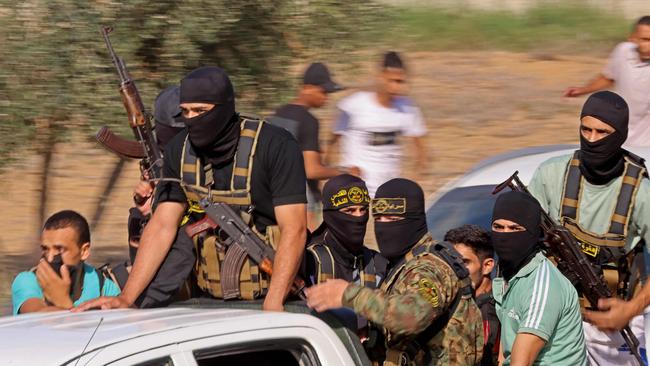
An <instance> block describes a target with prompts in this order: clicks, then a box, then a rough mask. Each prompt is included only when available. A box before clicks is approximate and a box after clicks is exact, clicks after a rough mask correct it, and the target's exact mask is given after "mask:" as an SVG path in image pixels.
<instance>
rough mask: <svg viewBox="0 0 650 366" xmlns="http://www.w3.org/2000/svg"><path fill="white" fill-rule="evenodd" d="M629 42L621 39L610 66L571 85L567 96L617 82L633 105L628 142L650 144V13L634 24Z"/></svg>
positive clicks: (615, 84) (575, 95)
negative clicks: (583, 82) (583, 83)
mask: <svg viewBox="0 0 650 366" xmlns="http://www.w3.org/2000/svg"><path fill="white" fill-rule="evenodd" d="M628 40H629V42H622V43H619V44H618V46H616V48H614V50H613V51H612V53H611V54H610V56H609V60H608V61H607V66H605V69H603V71H602V73H601V74H599V75H598V76H597V77H596V78H595V79H594V80H592V81H591V82H590V83H589V84H588V85H586V86H583V87H570V88H568V89H567V90H566V91H565V92H564V96H565V97H577V96H581V95H585V94H590V93H593V92H595V91H598V90H603V89H609V88H611V87H612V86H614V89H615V91H616V92H617V93H618V94H620V95H621V96H622V97H623V99H625V101H626V102H627V104H628V106H629V108H630V124H629V132H628V138H627V141H626V142H625V146H630V147H633V146H650V16H648V15H646V16H644V17H641V19H639V20H638V21H637V22H636V24H635V25H634V30H633V32H632V34H631V35H630V37H629V38H628Z"/></svg>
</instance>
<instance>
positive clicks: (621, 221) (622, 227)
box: [560, 151, 646, 256]
mask: <svg viewBox="0 0 650 366" xmlns="http://www.w3.org/2000/svg"><path fill="white" fill-rule="evenodd" d="M579 153H580V151H576V152H575V153H574V154H573V157H572V158H571V161H570V163H569V167H568V169H567V172H566V175H565V178H564V191H563V194H562V207H561V209H560V217H561V221H562V223H563V225H564V226H566V227H567V228H568V229H569V230H570V231H571V232H572V233H573V234H574V236H576V238H577V239H578V240H579V241H581V242H583V243H587V244H591V245H596V246H604V247H616V248H622V247H624V246H625V241H626V236H627V230H628V224H629V222H630V217H631V214H632V209H633V208H634V200H635V198H636V193H637V191H638V189H639V186H640V183H641V180H642V179H643V177H644V175H645V174H646V169H645V167H644V166H643V161H642V160H636V159H633V158H631V157H629V156H626V157H625V170H624V172H623V182H622V184H621V188H620V189H619V192H618V196H617V200H616V205H615V206H614V210H613V212H612V215H611V218H610V224H609V229H608V231H607V233H606V234H605V235H597V234H593V233H590V232H589V231H588V230H584V229H582V228H580V226H579V225H578V222H579V219H580V204H581V202H580V200H581V198H580V193H581V191H582V188H583V185H584V182H585V180H584V177H583V176H582V172H580V159H579ZM576 229H578V230H576ZM584 249H585V248H583V250H584ZM587 249H588V248H587ZM587 254H589V253H587ZM594 256H595V255H594Z"/></svg>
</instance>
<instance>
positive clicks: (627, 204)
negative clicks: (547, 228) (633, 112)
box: [528, 91, 650, 365]
mask: <svg viewBox="0 0 650 366" xmlns="http://www.w3.org/2000/svg"><path fill="white" fill-rule="evenodd" d="M628 115H629V112H628V107H627V104H626V102H625V100H623V98H621V97H620V96H618V95H617V94H615V93H612V92H609V91H603V92H598V93H595V94H593V95H592V96H590V97H589V99H588V100H587V101H586V102H585V105H584V106H583V109H582V113H581V116H580V122H581V123H580V150H578V151H576V152H575V153H574V154H573V155H565V156H560V157H556V158H552V159H549V160H547V161H546V162H544V163H542V164H541V165H540V166H539V168H537V171H536V172H535V174H534V176H533V179H532V180H531V182H530V185H529V187H528V189H529V190H530V192H531V194H532V195H533V196H535V197H536V198H537V199H538V200H539V202H540V204H541V205H542V208H543V209H544V210H546V211H547V212H548V213H549V215H550V216H551V217H552V218H553V219H555V220H557V221H558V222H559V223H561V224H562V225H564V226H565V227H566V228H567V229H568V230H570V231H571V233H572V234H573V235H574V236H575V237H576V239H577V240H578V241H579V242H580V243H581V245H582V248H583V251H584V252H585V253H586V254H587V256H588V258H590V259H591V260H592V261H593V262H594V263H595V264H596V265H599V266H603V268H605V270H608V269H607V268H611V270H608V271H610V272H609V273H611V274H614V281H612V282H613V283H612V284H610V287H612V288H620V286H619V283H623V284H624V283H625V282H628V281H629V280H626V279H625V278H620V279H619V278H618V270H617V268H625V267H621V265H624V266H631V267H632V272H634V269H635V267H634V266H633V265H630V264H629V263H634V260H633V258H634V256H635V254H639V253H642V249H643V248H642V247H641V245H640V243H643V242H645V243H650V181H648V179H647V175H646V174H647V173H646V170H645V168H644V167H643V164H642V161H640V159H639V158H637V157H635V156H634V155H632V154H631V153H629V152H627V151H625V150H624V149H622V148H621V146H622V145H623V143H624V142H625V140H626V138H627V130H628V129H627V126H628ZM637 258H640V256H638V257H637ZM608 277H610V278H611V277H612V276H606V278H608ZM623 288H625V286H623ZM633 288H634V287H633V285H629V286H627V289H626V290H627V291H626V292H627V293H625V294H623V295H624V296H625V297H628V298H632V295H633V293H632V291H633ZM648 304H650V286H649V285H646V286H645V287H644V288H643V290H642V291H641V292H640V293H638V292H637V294H636V295H635V296H634V297H633V298H632V300H631V301H623V300H620V299H617V298H612V299H603V300H601V303H600V304H599V307H600V308H601V310H605V311H604V312H593V311H586V312H585V318H586V319H587V320H588V321H590V322H592V323H593V324H594V325H595V327H594V326H593V325H592V324H589V323H585V324H584V328H585V338H586V341H587V347H588V351H589V358H590V360H591V361H593V362H594V363H597V364H610V363H615V364H620V365H622V364H636V362H635V361H634V359H633V356H632V355H631V354H630V352H629V350H627V349H626V346H624V345H625V343H624V341H623V339H622V337H621V336H620V334H619V333H618V332H615V331H613V330H618V329H621V328H622V327H624V326H625V325H627V324H628V323H630V327H631V329H632V331H633V332H634V334H635V335H636V336H637V338H638V339H639V342H640V343H641V344H642V345H643V344H644V343H645V342H644V340H645V337H644V332H643V318H642V316H640V315H639V314H641V313H642V312H643V309H644V308H645V307H646V306H648ZM596 327H597V328H599V329H600V330H599V329H596Z"/></svg>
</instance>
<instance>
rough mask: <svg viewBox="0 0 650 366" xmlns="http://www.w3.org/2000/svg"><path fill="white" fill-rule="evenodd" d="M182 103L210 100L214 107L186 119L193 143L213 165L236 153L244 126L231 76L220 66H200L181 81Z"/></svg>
mask: <svg viewBox="0 0 650 366" xmlns="http://www.w3.org/2000/svg"><path fill="white" fill-rule="evenodd" d="M180 103H181V104H183V103H210V104H214V105H215V106H214V108H212V109H211V110H209V111H208V112H205V113H203V114H201V115H199V116H196V117H192V118H184V122H185V124H186V125H187V128H188V130H189V138H190V141H191V142H192V145H193V146H194V147H195V148H196V149H197V150H198V151H199V152H200V153H201V154H202V155H204V156H205V157H206V158H207V160H208V161H209V162H210V163H212V164H213V165H222V164H225V163H228V162H230V161H231V160H232V159H233V157H234V156H235V150H236V149H237V141H238V140H239V132H240V126H239V123H238V118H237V114H236V113H235V93H234V91H233V87H232V84H231V83H230V79H229V78H228V75H227V74H226V72H225V71H224V70H223V69H220V68H217V67H201V68H198V69H196V70H194V71H192V72H190V73H189V74H187V76H185V78H183V80H181V91H180Z"/></svg>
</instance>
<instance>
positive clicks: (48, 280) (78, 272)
mask: <svg viewBox="0 0 650 366" xmlns="http://www.w3.org/2000/svg"><path fill="white" fill-rule="evenodd" d="M41 251H42V259H41V261H40V262H39V263H38V266H36V268H35V269H34V270H33V271H27V272H21V273H20V274H18V276H16V279H15V280H14V283H13V284H12V286H11V300H12V302H13V312H14V315H16V314H25V313H32V312H43V311H57V310H65V309H70V308H72V307H73V306H75V305H79V304H81V303H82V302H84V301H87V300H90V299H93V298H96V297H99V296H101V295H104V296H114V295H117V294H119V293H120V290H119V288H118V287H117V286H116V285H115V283H113V282H112V281H111V280H109V279H105V278H104V276H103V275H102V274H101V273H99V272H98V271H97V270H96V269H95V268H93V267H92V266H90V265H88V264H86V263H85V261H86V260H87V259H88V257H89V256H90V229H89V228H88V222H87V221H86V219H85V218H84V217H83V216H81V215H80V214H78V213H76V212H74V211H70V210H65V211H60V212H57V213H55V214H54V215H52V216H50V217H49V218H48V219H47V221H45V224H44V225H43V232H42V233H41Z"/></svg>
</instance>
